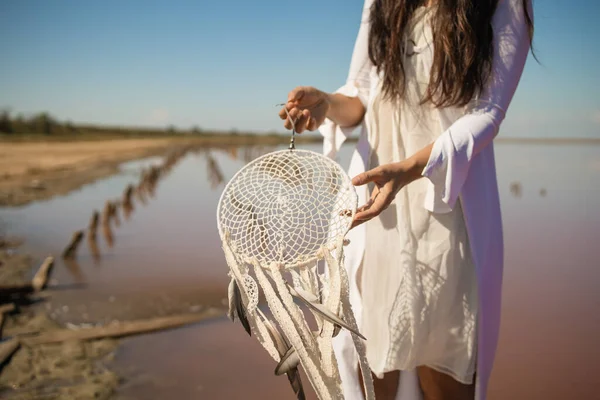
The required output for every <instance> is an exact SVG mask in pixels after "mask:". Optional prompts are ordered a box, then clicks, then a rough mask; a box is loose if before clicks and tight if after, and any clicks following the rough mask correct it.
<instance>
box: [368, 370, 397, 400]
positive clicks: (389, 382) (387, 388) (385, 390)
mask: <svg viewBox="0 0 600 400" xmlns="http://www.w3.org/2000/svg"><path fill="white" fill-rule="evenodd" d="M358 378H359V379H360V382H362V373H361V371H360V368H359V369H358ZM399 382H400V371H392V372H388V373H385V374H383V378H382V379H377V377H376V376H375V375H373V386H374V387H375V398H376V399H377V400H394V399H395V398H396V392H398V383H399ZM360 387H361V389H362V391H363V397H364V396H365V388H364V387H363V385H360Z"/></svg>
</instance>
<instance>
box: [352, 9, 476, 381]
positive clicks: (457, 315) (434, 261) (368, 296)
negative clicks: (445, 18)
mask: <svg viewBox="0 0 600 400" xmlns="http://www.w3.org/2000/svg"><path fill="white" fill-rule="evenodd" d="M412 26H413V28H412V30H411V32H412V35H411V36H410V37H409V39H408V40H407V45H406V51H405V56H404V60H405V73H406V82H407V90H406V95H405V99H404V100H403V101H401V102H398V103H392V102H390V101H388V100H386V99H384V98H383V95H382V94H381V91H380V90H379V91H378V92H379V94H377V95H376V96H375V99H374V102H373V105H372V108H371V113H370V118H369V119H368V120H367V121H366V122H367V124H369V129H370V132H372V139H371V145H372V148H373V151H372V153H371V157H370V165H369V167H370V168H373V167H376V166H377V165H382V164H387V163H390V162H395V161H400V160H403V159H405V158H407V157H409V156H411V155H413V154H414V153H416V152H417V151H419V150H420V149H422V148H423V147H425V146H427V145H428V144H430V143H432V142H433V141H435V140H436V139H437V137H438V136H439V134H440V133H441V132H442V129H440V121H439V120H438V114H437V113H436V112H435V109H434V108H433V106H431V105H422V104H419V102H420V100H421V99H422V98H423V95H424V93H425V90H426V88H427V84H428V82H429V67H430V65H428V63H425V62H423V60H422V59H421V54H422V53H423V52H426V51H431V49H430V48H429V43H431V30H430V28H429V24H428V18H427V13H426V11H425V8H421V9H419V10H418V12H417V14H416V15H415V19H414V22H413V24H412ZM426 190H427V180H426V179H420V180H417V181H415V182H413V183H411V184H410V185H408V186H407V187H405V188H403V189H402V190H400V192H399V193H398V195H397V196H396V199H395V200H394V202H393V203H392V204H391V205H390V207H389V208H388V209H387V210H385V211H384V212H383V213H382V214H381V215H380V216H379V217H377V218H375V219H374V220H372V221H370V222H368V223H367V224H366V227H365V228H366V246H365V254H364V258H363V262H362V265H361V267H360V272H359V274H358V275H359V277H360V278H359V282H360V284H359V286H360V289H359V290H360V293H361V296H362V302H363V310H362V330H363V333H364V334H365V336H366V337H367V338H368V341H367V358H368V360H369V364H370V367H371V368H372V370H373V372H374V373H375V374H377V375H378V376H380V377H381V376H382V374H383V373H385V372H388V371H392V370H410V369H413V368H415V367H417V366H421V365H426V366H429V367H432V368H434V369H436V370H439V371H440V372H443V373H446V374H448V375H450V376H452V377H453V378H454V379H456V380H458V381H460V382H463V383H468V384H470V383H472V382H473V376H474V371H475V361H476V337H477V333H476V332H477V331H476V326H475V325H476V320H477V304H478V299H477V278H476V273H475V267H474V264H473V262H472V261H471V257H470V254H471V252H470V249H469V242H468V238H467V231H466V227H465V222H464V218H463V213H462V208H461V206H460V201H459V202H458V203H457V205H456V206H455V207H454V209H453V210H452V211H451V212H449V213H445V214H434V213H431V212H429V211H428V210H426V209H425V208H424V207H423V203H424V198H425V193H426Z"/></svg>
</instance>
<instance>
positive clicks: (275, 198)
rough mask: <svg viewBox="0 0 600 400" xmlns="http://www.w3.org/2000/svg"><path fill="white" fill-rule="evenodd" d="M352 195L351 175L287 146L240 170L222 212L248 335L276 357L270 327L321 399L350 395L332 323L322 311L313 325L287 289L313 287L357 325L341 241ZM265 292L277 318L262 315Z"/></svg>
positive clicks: (365, 372)
mask: <svg viewBox="0 0 600 400" xmlns="http://www.w3.org/2000/svg"><path fill="white" fill-rule="evenodd" d="M356 201H357V197H356V193H355V191H354V187H353V186H352V184H351V182H350V178H349V177H348V176H347V175H346V174H345V172H344V171H343V170H342V169H341V167H340V166H339V165H338V164H337V163H335V162H334V161H332V160H330V159H329V158H327V157H325V156H323V155H321V154H318V153H314V152H310V151H303V150H292V151H290V150H284V151H279V152H274V153H270V154H267V155H265V156H262V157H260V158H258V159H256V160H254V161H253V162H251V163H250V164H248V165H247V166H246V167H244V168H243V169H241V170H240V171H239V172H238V173H237V174H236V175H235V176H234V177H233V179H232V180H231V181H230V182H229V183H228V185H227V186H226V188H225V191H224V192H223V195H222V197H221V200H220V202H219V208H218V210H217V214H218V223H219V233H220V235H221V239H222V242H223V250H224V252H225V258H226V260H227V264H228V266H229V268H230V276H231V277H232V279H235V282H236V283H237V285H238V287H239V289H240V294H241V301H242V303H243V305H244V307H245V309H246V317H247V319H248V322H249V324H250V328H251V332H252V334H253V335H254V336H255V337H256V338H257V339H258V341H259V342H260V343H261V344H262V346H263V347H264V348H265V350H266V351H267V352H268V353H269V355H270V356H271V357H272V358H273V359H274V360H275V361H279V360H280V359H281V356H282V354H281V346H282V344H281V340H278V339H277V338H273V337H272V335H271V334H269V329H267V326H266V323H267V324H269V327H270V328H271V329H273V328H275V329H278V330H280V331H281V332H280V333H281V334H282V335H283V337H284V338H285V341H286V342H287V343H288V344H289V345H291V346H292V347H293V348H294V349H295V351H296V353H297V355H298V357H299V359H300V364H301V366H302V367H303V368H304V370H305V372H306V375H307V376H308V379H309V380H310V382H311V385H312V387H313V388H314V390H315V392H316V393H317V395H318V397H319V398H320V399H342V398H344V395H343V393H342V388H341V381H340V375H339V371H338V368H337V362H336V358H335V354H334V352H333V348H332V337H333V335H334V330H335V327H334V325H333V324H332V323H331V322H329V320H327V319H326V318H323V317H321V316H320V315H319V314H317V313H315V314H314V320H315V323H314V324H313V323H310V324H309V323H308V322H307V318H306V317H307V315H308V314H306V313H308V312H309V311H306V309H304V307H303V308H301V307H300V306H299V305H297V303H296V302H295V301H294V297H293V296H292V294H291V292H290V289H289V286H292V287H294V288H298V289H302V291H304V292H308V293H310V294H311V295H313V296H314V297H315V298H316V299H317V300H318V302H319V303H321V304H322V305H323V306H325V307H326V308H327V309H328V310H329V311H331V312H332V313H333V314H336V315H337V316H339V317H340V318H341V319H342V320H343V321H344V322H345V323H346V324H348V325H349V326H350V327H351V328H353V329H355V330H357V331H358V327H357V325H356V320H355V318H354V315H353V314H352V309H351V307H350V301H349V293H348V291H349V284H348V277H347V274H346V271H345V269H344V266H343V255H344V248H343V240H344V237H345V235H346V233H347V232H348V229H349V227H350V224H351V222H352V218H353V216H354V213H355V211H356ZM259 291H260V292H261V293H262V294H263V295H264V298H265V299H266V304H267V306H268V308H269V310H270V311H271V314H272V316H273V318H274V321H265V318H267V317H266V316H265V315H264V314H263V313H262V312H260V310H258V309H257V307H258V302H259ZM230 296H231V293H230ZM298 304H300V303H298ZM303 309H304V310H303ZM315 325H316V326H315ZM314 328H316V330H313V329H314ZM352 337H353V340H354V343H355V347H356V351H357V353H358V355H359V360H360V367H361V370H362V376H363V378H364V383H365V388H366V395H367V396H366V397H367V399H368V400H370V399H374V398H375V395H374V390H373V382H372V379H371V372H370V369H369V367H368V364H367V361H366V355H365V347H364V343H363V342H362V339H361V338H359V337H358V335H355V334H352ZM275 341H278V342H277V343H276V342H275Z"/></svg>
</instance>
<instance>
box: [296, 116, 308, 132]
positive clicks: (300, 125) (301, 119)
mask: <svg viewBox="0 0 600 400" xmlns="http://www.w3.org/2000/svg"><path fill="white" fill-rule="evenodd" d="M309 119H310V112H309V111H308V110H302V111H300V113H299V114H298V115H297V116H296V125H295V128H296V133H302V132H304V131H305V130H306V127H307V125H308V120H309Z"/></svg>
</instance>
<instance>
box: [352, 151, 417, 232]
mask: <svg viewBox="0 0 600 400" xmlns="http://www.w3.org/2000/svg"><path fill="white" fill-rule="evenodd" d="M419 168H420V169H419ZM422 170H423V168H422V167H419V165H418V163H417V162H415V160H414V159H406V160H404V161H400V162H396V163H391V164H385V165H382V166H379V167H377V168H374V169H372V170H370V171H366V172H363V173H362V174H359V175H357V176H355V177H354V178H353V179H352V184H353V185H354V186H362V185H366V184H367V183H369V182H373V183H375V188H374V189H373V192H372V193H371V198H370V199H369V201H368V202H367V204H365V205H363V206H362V207H359V208H358V210H357V212H356V215H355V216H354V221H352V227H351V228H354V227H355V226H357V225H360V224H362V223H363V222H367V221H368V220H370V219H372V218H375V217H376V216H378V215H379V214H381V213H382V212H383V210H385V209H386V208H388V207H389V205H390V204H391V203H392V201H393V200H394V198H395V197H396V194H397V193H398V192H399V191H400V189H402V188H403V187H404V186H406V185H408V184H409V183H411V182H412V181H414V180H416V179H418V178H420V177H421V171H422Z"/></svg>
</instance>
